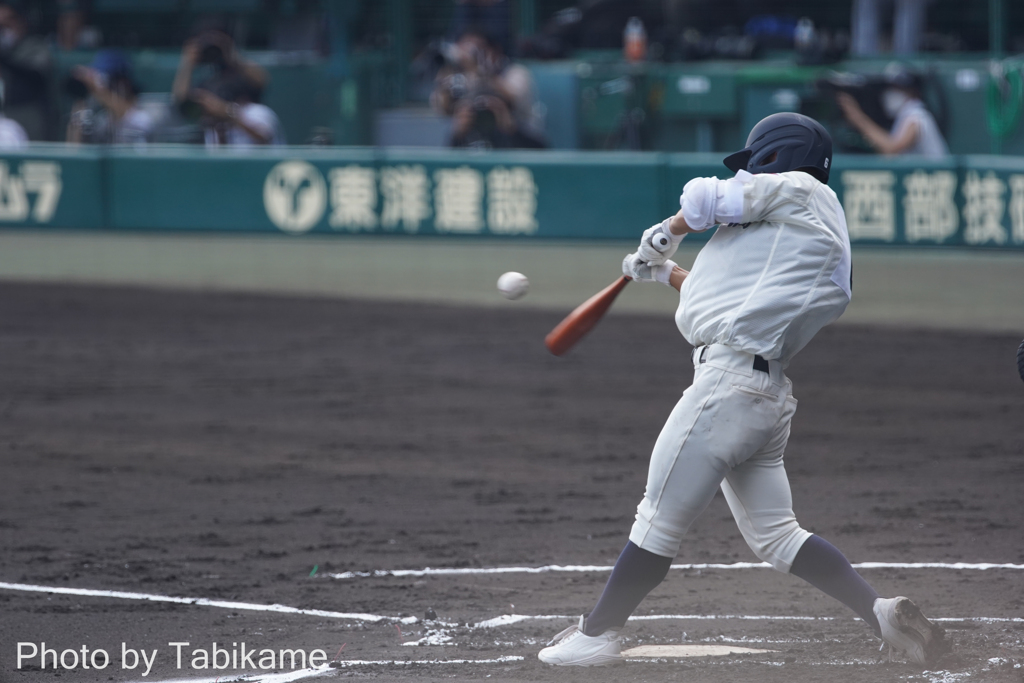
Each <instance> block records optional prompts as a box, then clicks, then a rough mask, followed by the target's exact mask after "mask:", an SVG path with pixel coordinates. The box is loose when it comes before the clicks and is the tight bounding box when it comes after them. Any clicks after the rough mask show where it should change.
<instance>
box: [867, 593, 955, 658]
mask: <svg viewBox="0 0 1024 683" xmlns="http://www.w3.org/2000/svg"><path fill="white" fill-rule="evenodd" d="M873 610H874V613H875V617H876V618H877V619H878V626H879V628H880V629H881V630H882V640H884V641H885V642H886V643H887V644H888V645H889V646H890V647H892V648H893V649H896V650H900V651H902V652H904V653H906V655H907V659H909V660H910V661H912V662H915V663H917V664H922V665H923V664H931V663H933V662H934V661H935V660H936V659H938V658H939V657H941V656H942V655H943V654H945V653H946V652H948V651H949V643H947V642H946V632H945V631H944V630H942V629H941V628H939V627H938V626H936V625H935V624H933V623H931V622H930V621H928V620H927V619H926V618H925V616H924V615H923V614H921V609H920V608H919V607H918V606H917V605H915V604H914V603H913V601H912V600H911V599H910V598H904V597H902V596H898V597H895V598H878V599H877V600H875V604H874V608H873Z"/></svg>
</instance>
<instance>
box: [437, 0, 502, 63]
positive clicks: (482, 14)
mask: <svg viewBox="0 0 1024 683" xmlns="http://www.w3.org/2000/svg"><path fill="white" fill-rule="evenodd" d="M471 30H478V31H481V32H483V33H484V34H485V35H487V36H489V37H490V39H491V41H492V42H493V43H494V44H495V45H497V46H498V47H499V49H500V50H501V51H502V52H508V51H509V48H510V47H511V45H510V41H511V30H510V21H509V5H508V0H455V11H454V12H453V13H452V23H451V30H450V31H449V37H450V38H451V39H452V40H455V39H458V38H460V37H461V36H463V35H465V34H466V33H468V32H469V31H471Z"/></svg>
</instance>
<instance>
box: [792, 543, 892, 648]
mask: <svg viewBox="0 0 1024 683" xmlns="http://www.w3.org/2000/svg"><path fill="white" fill-rule="evenodd" d="M789 573H790V574H793V575H794V576H799V577H800V578H801V579H803V580H804V581H806V582H807V583H809V584H811V585H812V586H814V587H815V588H817V589H818V590H820V591H821V592H823V593H825V594H826V595H829V596H831V597H833V598H835V599H836V600H838V601H839V602H841V603H843V604H844V605H846V606H847V607H849V608H850V609H852V610H853V611H854V612H856V613H857V615H858V616H860V618H861V619H863V620H864V621H866V622H867V624H868V626H870V627H871V628H872V630H874V632H875V634H876V635H877V634H879V633H881V631H880V630H879V628H878V619H877V618H875V612H874V605H875V600H876V599H877V598H878V593H876V592H875V589H874V588H872V587H871V586H870V585H869V584H868V582H867V581H865V580H864V578H863V577H861V575H860V574H858V573H857V571H856V570H855V569H854V568H853V567H852V566H850V561H849V560H847V559H846V556H845V555H843V554H842V553H841V552H839V549H838V548H836V547H835V546H834V545H832V544H831V543H829V542H828V541H826V540H825V539H824V538H821V537H820V536H811V537H810V538H808V539H807V540H806V541H805V542H804V544H803V546H802V547H801V548H800V552H798V553H797V554H796V559H795V560H793V566H792V567H791V568H790V570H789Z"/></svg>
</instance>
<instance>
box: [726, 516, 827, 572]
mask: <svg viewBox="0 0 1024 683" xmlns="http://www.w3.org/2000/svg"><path fill="white" fill-rule="evenodd" d="M740 531H741V532H743V538H744V540H746V542H747V545H748V546H750V549H751V550H753V551H754V554H755V555H757V556H758V557H759V558H761V560H762V561H764V562H767V563H768V564H770V565H771V566H772V567H774V568H775V569H777V570H778V571H780V572H783V573H786V574H788V573H789V569H790V567H792V566H793V560H795V559H796V554H797V553H798V552H800V548H801V547H802V546H803V544H804V542H805V541H806V540H807V539H808V538H810V537H811V533H810V532H809V531H806V530H805V529H803V528H801V527H800V525H799V524H797V521H796V520H795V519H790V520H786V521H780V522H777V523H774V524H768V525H758V526H754V525H750V526H748V527H747V528H743V527H741V528H740Z"/></svg>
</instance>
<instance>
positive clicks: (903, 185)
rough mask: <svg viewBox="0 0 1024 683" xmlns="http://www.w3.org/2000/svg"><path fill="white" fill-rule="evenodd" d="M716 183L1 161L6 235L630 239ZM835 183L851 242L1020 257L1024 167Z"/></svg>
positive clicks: (570, 161) (576, 170)
mask: <svg viewBox="0 0 1024 683" xmlns="http://www.w3.org/2000/svg"><path fill="white" fill-rule="evenodd" d="M711 175H715V176H718V177H720V178H725V177H729V176H730V175H731V173H730V172H729V171H728V170H727V169H726V168H725V167H724V165H723V164H722V159H721V155H719V154H655V153H598V152H550V151H548V152H543V151H541V152H492V153H486V154H484V153H467V152H460V151H454V150H413V149H406V150H399V149H387V150H385V149H370V148H295V147H292V148H276V149H263V150H247V151H240V150H229V149H228V150H225V149H217V150H205V149H203V148H196V147H189V146H152V147H149V148H146V149H141V150H138V149H132V148H88V147H79V148H73V147H63V146H48V145H42V146H38V147H33V148H29V149H27V150H22V151H20V152H17V153H6V154H3V155H0V227H19V228H24V227H42V228H48V227H52V228H74V229H102V228H108V229H119V230H140V231H147V230H149V231H157V230H159V231H177V230H181V231H227V232H250V233H251V232H265V233H287V234H294V235H301V234H305V233H313V234H336V235H358V234H364V235H365V234H380V235H385V234H389V233H395V234H415V235H442V236H443V235H449V236H467V237H473V236H481V237H486V236H502V237H509V238H516V239H531V238H556V239H634V238H636V236H637V235H638V234H639V233H640V232H641V231H642V230H643V229H645V228H646V227H648V226H650V225H653V224H654V223H656V222H658V221H660V220H662V219H663V218H665V217H666V216H669V215H671V214H673V213H675V212H676V211H678V207H679V203H678V202H679V194H680V192H681V190H682V188H683V187H684V186H685V184H686V183H687V182H688V181H689V180H690V179H692V178H695V177H698V176H711ZM830 187H831V188H832V189H833V190H834V191H835V192H836V193H837V195H838V196H839V198H840V200H841V201H842V203H843V206H844V209H845V213H846V220H847V227H848V229H849V232H850V238H851V240H852V241H853V242H854V243H855V244H877V245H940V246H961V247H984V248H1003V249H1006V248H1017V249H1019V248H1022V247H1024V158H1020V157H1016V158H1008V157H994V156H966V157H950V158H949V159H948V160H945V161H941V162H935V161H929V160H925V159H920V158H914V157H899V158H884V157H868V156H854V155H847V156H840V157H837V158H836V159H835V165H834V168H833V169H832V180H831V183H830ZM709 235H710V231H709V232H708V233H703V234H701V235H694V236H693V237H691V239H694V240H700V239H706V238H707V237H708V236H709Z"/></svg>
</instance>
